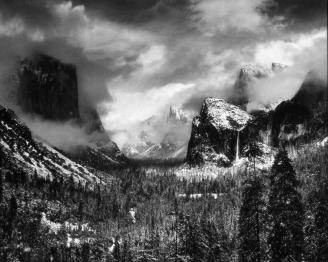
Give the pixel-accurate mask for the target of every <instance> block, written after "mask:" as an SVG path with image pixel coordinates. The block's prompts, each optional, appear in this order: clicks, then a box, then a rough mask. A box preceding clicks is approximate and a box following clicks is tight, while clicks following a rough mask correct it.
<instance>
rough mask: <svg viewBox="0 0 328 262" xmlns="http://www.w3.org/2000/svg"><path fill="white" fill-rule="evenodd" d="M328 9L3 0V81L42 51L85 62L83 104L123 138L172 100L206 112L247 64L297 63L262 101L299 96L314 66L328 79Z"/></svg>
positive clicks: (210, 2)
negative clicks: (18, 65) (93, 108)
mask: <svg viewBox="0 0 328 262" xmlns="http://www.w3.org/2000/svg"><path fill="white" fill-rule="evenodd" d="M326 9H327V1H326V0H234V1H231V0H85V1H83V0H73V1H62V0H51V1H50V0H0V78H1V77H2V76H4V75H6V73H8V72H10V70H12V69H13V68H14V66H15V63H16V62H17V60H19V59H21V58H23V57H25V56H28V55H30V54H31V53H33V52H36V51H37V52H44V53H47V54H49V55H52V56H55V57H57V58H59V59H61V60H62V61H64V62H70V63H74V64H76V65H77V70H78V80H79V88H80V102H81V103H91V104H93V105H95V106H96V107H97V108H98V111H99V112H100V114H101V119H102V121H103V124H104V126H105V129H106V130H107V131H108V132H109V133H110V134H111V135H112V136H113V139H114V140H115V138H117V137H120V138H121V137H122V136H121V135H120V133H122V132H125V131H126V130H129V132H132V133H133V130H137V129H135V128H134V127H135V126H136V124H137V123H138V122H140V121H143V120H146V119H148V118H149V117H151V116H153V115H158V114H161V113H162V112H164V111H167V109H168V108H169V106H170V105H174V106H178V107H181V108H182V109H184V110H186V111H191V112H198V111H199V109H200V106H201V103H202V101H203V99H204V98H205V97H208V96H216V97H221V98H225V97H226V96H227V94H228V93H229V90H231V88H232V86H233V83H234V82H235V80H236V76H237V73H238V70H239V69H240V68H241V67H242V66H243V65H245V64H257V65H261V66H264V67H269V66H270V65H271V63H272V62H279V63H283V64H286V65H288V69H287V70H285V71H284V72H283V73H281V75H278V76H276V77H273V78H272V79H271V78H270V79H269V80H263V81H262V82H259V83H257V85H256V86H254V90H253V92H254V96H256V97H257V98H258V99H259V100H266V101H267V100H274V99H277V98H284V99H288V98H290V97H291V96H292V95H293V94H294V93H295V92H296V91H297V88H298V87H299V85H300V84H301V82H302V80H303V79H304V77H305V75H306V74H307V72H308V71H310V70H315V71H316V72H318V75H319V76H320V77H321V78H324V79H326V77H327V76H326V72H327V61H326V59H327V58H326V57H327V26H326V25H327V13H326ZM2 86H3V85H2ZM0 91H1V93H2V94H5V93H6V92H5V91H8V90H5V89H4V88H1V90H0ZM0 96H2V97H0V99H1V98H2V99H1V100H0V102H2V103H3V100H4V99H5V98H4V95H0ZM126 139H128V138H126ZM117 142H118V143H119V146H122V145H123V144H124V143H126V142H128V141H126V140H124V139H123V140H122V139H120V141H117Z"/></svg>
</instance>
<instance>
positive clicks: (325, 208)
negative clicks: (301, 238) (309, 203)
mask: <svg viewBox="0 0 328 262" xmlns="http://www.w3.org/2000/svg"><path fill="white" fill-rule="evenodd" d="M326 182H327V181H326ZM316 198H317V201H318V202H317V205H316V209H315V228H316V242H317V243H316V252H315V253H316V261H328V183H325V184H323V185H322V186H321V187H320V189H319V190H318V192H317V195H316Z"/></svg>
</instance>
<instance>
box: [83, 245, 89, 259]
mask: <svg viewBox="0 0 328 262" xmlns="http://www.w3.org/2000/svg"><path fill="white" fill-rule="evenodd" d="M89 259H90V245H89V244H88V243H84V244H83V245H82V262H89Z"/></svg>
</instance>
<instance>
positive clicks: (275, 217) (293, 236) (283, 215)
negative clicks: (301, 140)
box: [268, 149, 304, 262]
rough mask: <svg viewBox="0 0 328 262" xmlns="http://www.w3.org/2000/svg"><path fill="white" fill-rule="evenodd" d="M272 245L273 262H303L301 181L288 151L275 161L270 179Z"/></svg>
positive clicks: (279, 155)
mask: <svg viewBox="0 0 328 262" xmlns="http://www.w3.org/2000/svg"><path fill="white" fill-rule="evenodd" d="M270 180H271V181H270V194H269V206H268V213H269V217H270V230H269V231H270V232H269V238H268V244H269V246H270V256H271V261H272V262H282V261H295V262H298V261H302V257H303V246H304V236H303V223H304V222H303V216H304V212H303V205H302V200H301V195H300V194H299V192H298V191H297V187H298V184H299V183H298V181H297V179H296V174H295V171H294V169H293V167H292V165H291V161H290V159H289V158H288V154H287V152H286V150H285V149H280V150H279V152H278V154H277V155H276V157H275V161H274V164H273V166H272V170H271V177H270Z"/></svg>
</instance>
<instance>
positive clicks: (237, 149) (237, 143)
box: [236, 131, 239, 161]
mask: <svg viewBox="0 0 328 262" xmlns="http://www.w3.org/2000/svg"><path fill="white" fill-rule="evenodd" d="M238 160H239V131H238V133H237V142H236V161H238Z"/></svg>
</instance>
